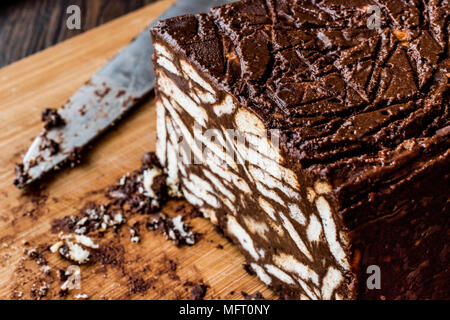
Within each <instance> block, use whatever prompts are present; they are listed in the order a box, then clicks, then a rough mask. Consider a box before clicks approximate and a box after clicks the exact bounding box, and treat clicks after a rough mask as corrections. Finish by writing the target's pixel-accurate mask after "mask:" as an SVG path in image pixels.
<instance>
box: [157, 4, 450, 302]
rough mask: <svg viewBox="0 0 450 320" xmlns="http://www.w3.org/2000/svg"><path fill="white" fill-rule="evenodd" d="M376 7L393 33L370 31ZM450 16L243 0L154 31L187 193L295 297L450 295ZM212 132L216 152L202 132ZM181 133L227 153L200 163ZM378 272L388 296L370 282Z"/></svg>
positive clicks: (388, 7)
mask: <svg viewBox="0 0 450 320" xmlns="http://www.w3.org/2000/svg"><path fill="white" fill-rule="evenodd" d="M371 5H378V6H379V7H380V8H381V12H382V13H383V17H382V28H381V29H378V30H370V29H368V28H367V26H366V23H367V18H368V14H367V11H366V10H367V8H368V6H371ZM448 9H449V7H448V2H447V1H428V2H422V1H409V2H406V1H355V0H352V1H345V2H342V1H338V0H328V1H312V0H311V1H288V0H285V1H281V0H279V1H269V0H268V1H241V2H238V3H235V4H231V5H227V6H223V7H219V8H216V9H213V10H212V11H211V12H210V13H209V14H201V15H197V16H184V17H179V18H174V19H170V20H167V21H164V22H161V23H160V24H159V25H158V26H157V27H156V28H154V29H153V30H152V35H153V39H154V43H155V56H154V63H155V69H156V72H157V78H158V84H157V94H158V95H157V96H158V103H157V110H158V148H157V149H158V153H159V154H158V156H159V158H160V160H161V163H162V164H163V165H164V166H165V167H166V168H167V171H168V172H167V173H168V176H169V181H171V184H172V185H173V186H174V187H173V190H172V193H173V194H176V195H183V196H184V197H186V199H187V200H188V201H189V202H191V203H192V204H194V205H197V206H199V207H200V208H202V210H203V213H204V214H205V216H208V217H209V218H210V219H211V220H212V221H213V223H216V224H218V225H220V227H222V228H223V229H224V230H225V232H226V233H227V234H228V235H230V236H231V237H232V238H233V240H235V241H236V243H237V244H238V245H240V247H241V249H242V252H243V253H244V254H245V256H246V257H247V259H248V260H249V263H250V265H251V266H252V268H253V269H254V270H255V272H256V273H257V274H258V276H259V277H260V278H261V280H262V281H264V282H265V283H266V284H268V285H270V286H272V287H273V288H275V289H276V290H277V291H278V292H279V293H280V296H281V297H283V298H294V299H298V298H308V299H339V298H382V297H386V298H434V297H448V296H449V295H450V293H449V292H448V290H449V289H448V287H449V272H448V261H449V248H448V245H447V244H448V243H449V240H450V234H449V228H448V213H449V210H448V198H449V191H448V190H449V188H448V186H449V177H448V174H449V173H448V167H449V166H448V165H449V139H448V132H449V129H448V128H449V127H448V126H449V110H448V109H449V103H448V77H449V71H450V70H448V69H449V68H450V65H449V59H448V30H449V28H450V27H449V19H448V12H449V10H448ZM206 129H214V130H215V131H214V137H215V139H214V142H211V140H210V139H206V138H204V137H203V136H202V135H196V134H195V131H196V130H197V131H204V130H206ZM227 129H238V130H240V131H242V132H245V133H246V134H247V135H246V137H248V139H250V140H252V143H251V144H252V145H256V146H257V150H253V149H252V148H251V147H250V148H249V147H248V146H246V145H244V144H242V143H240V142H239V141H236V139H233V137H232V136H230V133H229V131H227ZM269 129H270V130H276V132H277V133H278V135H277V137H274V136H269V137H267V136H266V133H267V131H268V130H269ZM271 132H275V131H271ZM181 136H182V137H183V139H185V141H186V142H187V144H188V145H189V146H191V147H192V151H193V153H194V154H195V155H196V156H197V157H198V158H199V159H201V158H202V152H203V149H202V148H201V146H198V144H197V143H196V142H198V141H199V140H200V142H201V143H202V144H203V145H206V146H207V147H208V149H209V150H210V151H211V152H212V153H213V154H214V155H215V158H208V161H207V162H204V163H203V164H202V165H186V164H187V163H191V162H190V161H189V154H187V153H186V152H184V153H183V149H182V148H181V149H180V137H181ZM274 138H276V139H278V140H277V141H279V148H278V147H277V146H276V145H275V144H274V143H273V141H274ZM220 146H227V147H229V148H230V149H232V150H234V152H235V154H237V155H239V157H237V158H236V157H229V156H228V155H227V154H225V153H223V152H222V148H221V147H220ZM257 151H259V152H257ZM179 153H180V154H182V156H183V158H185V160H186V161H178V159H177V154H179ZM214 160H216V161H214ZM178 186H179V187H178ZM371 264H375V265H379V266H380V267H381V270H382V289H381V290H374V291H372V290H368V289H367V287H366V284H365V279H366V276H367V275H366V274H365V269H366V267H367V266H369V265H371ZM426 279H427V280H426ZM427 282H428V283H427Z"/></svg>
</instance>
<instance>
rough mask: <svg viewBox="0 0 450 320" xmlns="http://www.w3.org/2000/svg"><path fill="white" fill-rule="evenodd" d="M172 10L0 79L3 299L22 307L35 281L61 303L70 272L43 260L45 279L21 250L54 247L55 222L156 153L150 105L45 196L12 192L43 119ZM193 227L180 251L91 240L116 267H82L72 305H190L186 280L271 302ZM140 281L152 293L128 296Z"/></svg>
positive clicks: (61, 48)
mask: <svg viewBox="0 0 450 320" xmlns="http://www.w3.org/2000/svg"><path fill="white" fill-rule="evenodd" d="M172 2H173V1H172V0H165V1H162V2H158V3H156V4H153V5H151V6H148V7H145V8H143V9H140V10H138V11H136V12H133V13H131V14H129V15H127V16H124V17H122V18H120V19H117V20H115V21H112V22H110V23H108V24H105V25H103V26H101V27H99V28H96V29H94V30H91V31H89V32H87V33H84V34H83V35H80V36H78V37H75V38H72V39H70V40H67V41H65V42H63V43H61V44H58V45H56V46H55V47H53V48H50V49H47V50H44V51H42V52H40V53H38V54H36V55H33V56H30V57H28V58H26V59H24V60H22V61H19V62H17V63H15V64H12V65H10V66H8V67H6V68H3V69H1V70H0V121H1V123H2V130H1V131H0V150H1V152H0V298H3V299H9V298H17V297H20V296H22V298H25V299H28V298H30V291H31V288H32V287H33V285H35V286H36V285H39V283H40V282H41V281H47V282H48V283H50V291H49V294H48V296H47V298H50V299H56V298H58V295H57V293H58V290H59V287H60V285H61V282H60V280H59V279H58V277H57V276H56V270H58V269H65V268H67V266H68V265H70V263H68V262H67V261H65V260H63V259H62V258H60V257H59V256H57V255H55V254H51V253H50V252H47V251H46V252H45V257H46V258H47V259H48V261H49V265H50V266H51V267H52V273H51V276H46V275H44V274H43V272H42V270H41V269H40V267H39V266H38V265H37V264H36V262H35V261H30V260H29V259H27V258H24V257H25V256H24V254H23V250H24V248H34V247H38V246H40V245H43V246H44V247H46V246H48V245H51V244H53V243H54V242H55V241H56V240H57V235H55V234H51V233H50V227H51V222H52V220H53V219H55V218H62V217H64V216H67V215H72V214H73V215H76V214H78V212H79V210H80V209H81V208H82V207H83V206H84V204H85V203H87V202H88V201H90V200H96V201H102V195H101V193H100V194H97V193H96V192H95V191H97V190H102V189H104V188H106V187H107V186H109V185H111V184H113V183H114V182H115V181H116V179H118V178H120V177H121V176H122V175H124V174H125V173H126V172H129V171H132V170H135V169H137V168H139V166H140V158H141V155H142V154H143V153H144V152H147V151H149V150H154V148H155V139H156V133H155V127H156V123H155V122H156V121H155V106H154V101H153V100H152V99H150V100H149V101H146V102H145V103H144V104H143V105H142V106H141V107H140V108H139V109H138V110H136V111H135V112H133V113H132V114H131V115H130V116H129V117H128V118H126V120H125V121H123V122H121V124H120V125H118V126H117V127H116V128H115V129H114V130H111V131H110V132H108V133H107V134H106V135H105V136H104V137H103V138H102V139H101V141H100V142H99V143H97V144H96V145H95V148H94V150H92V152H90V154H89V156H88V158H87V160H86V162H85V163H84V164H83V165H82V166H80V167H78V168H75V169H73V170H63V171H61V172H59V173H57V174H55V175H54V177H52V179H50V180H48V181H45V182H44V183H43V184H45V188H44V189H43V191H42V193H41V197H39V198H36V197H32V196H30V195H27V194H25V193H23V192H21V191H19V190H17V189H15V188H14V187H13V186H12V181H13V179H14V173H13V171H14V163H16V162H19V161H20V159H21V154H22V153H23V152H24V151H25V150H26V148H27V147H28V146H29V145H30V143H31V141H32V139H33V137H35V136H36V135H37V134H39V132H40V130H41V128H42V123H41V122H40V112H41V110H42V109H44V108H48V107H53V108H57V107H59V106H61V105H62V104H63V103H64V102H65V101H66V100H67V99H68V98H69V97H70V96H71V95H72V94H73V93H74V92H75V91H76V90H77V89H78V88H79V87H80V86H81V85H82V84H83V83H84V82H86V81H87V80H88V79H89V78H90V77H91V76H92V74H93V73H95V72H96V70H98V69H99V68H100V67H101V66H102V65H104V64H105V63H106V62H107V61H108V59H110V58H111V57H113V56H114V54H115V53H116V52H117V51H118V50H119V49H120V48H122V47H123V46H124V45H126V44H127V43H128V42H129V41H130V40H131V39H132V38H133V37H135V36H136V35H137V34H138V33H139V32H140V31H141V30H142V29H143V28H144V27H145V26H146V25H147V24H148V23H149V21H150V20H152V19H154V18H155V17H157V16H158V15H159V14H160V13H161V12H163V11H164V10H165V9H166V8H168V7H169V5H170V4H171V3H172ZM124 25H126V26H127V27H126V28H124V27H123V26H124ZM38 202H39V203H38ZM176 205H177V204H176V203H170V204H169V206H168V207H167V208H166V209H165V211H166V212H168V213H169V214H170V213H171V212H173V210H172V209H173V208H174V206H176ZM171 208H172V209H171ZM27 212H31V213H32V214H25V213H27ZM24 214H25V215H24ZM138 218H139V217H137V218H136V219H138ZM133 219H134V218H133ZM192 225H193V227H194V230H195V231H197V232H200V233H202V234H203V235H204V237H203V239H202V240H201V241H200V242H199V243H198V244H196V245H195V246H193V247H184V248H177V247H176V246H175V245H174V244H173V243H171V242H169V241H167V240H166V239H165V238H164V237H163V236H162V235H160V234H159V233H154V232H146V233H143V234H142V242H141V243H140V244H133V243H131V242H130V236H129V233H128V230H127V228H126V227H124V228H122V229H121V231H120V232H119V233H118V234H113V233H107V234H105V236H104V238H94V241H95V242H97V243H99V244H100V245H101V246H109V247H111V248H115V249H117V251H118V252H119V253H120V252H123V257H122V258H121V263H120V265H114V264H112V265H106V266H101V265H98V264H97V265H91V266H83V267H82V268H81V276H82V283H81V286H82V287H81V290H75V291H73V292H71V293H70V295H69V296H68V298H69V299H70V298H73V297H74V295H75V294H78V293H86V294H88V295H89V297H90V298H91V299H189V298H190V293H189V288H188V287H185V286H183V283H184V282H186V281H193V282H199V281H203V282H204V283H206V284H208V285H209V286H211V288H210V289H209V290H208V292H207V296H206V298H207V299H221V298H222V299H242V295H241V291H246V292H248V293H253V292H254V291H256V290H259V291H261V292H262V293H263V295H264V296H265V297H267V298H273V297H274V295H273V293H272V292H271V291H270V290H269V289H267V288H266V287H265V286H264V285H263V284H262V283H261V282H260V281H259V280H258V279H257V278H256V277H255V276H250V275H249V274H247V273H246V272H245V271H244V269H243V268H242V264H243V263H244V259H243V257H242V256H241V254H240V253H239V252H238V250H237V248H236V247H235V246H234V245H232V244H231V243H229V242H228V241H227V240H226V239H224V238H223V237H222V236H221V235H219V234H218V233H217V232H216V231H215V229H214V227H213V226H212V225H211V224H210V223H209V221H207V220H205V219H203V218H196V219H194V220H192ZM26 242H28V243H29V245H28V246H26ZM218 244H221V245H222V246H223V247H224V249H219V248H217V246H218ZM122 250H123V251H122ZM168 260H174V261H176V262H177V263H178V268H177V271H176V277H175V276H173V274H171V273H170V272H167V271H166V270H167V263H168V262H167V261H168ZM141 280H142V281H144V282H145V283H147V284H149V287H148V290H134V289H136V288H135V286H134V284H135V282H136V281H137V282H139V281H141ZM20 293H22V294H20Z"/></svg>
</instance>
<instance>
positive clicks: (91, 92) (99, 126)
mask: <svg viewBox="0 0 450 320" xmlns="http://www.w3.org/2000/svg"><path fill="white" fill-rule="evenodd" d="M233 1H235V0H195V1H193V0H178V2H177V3H176V4H175V5H173V6H172V7H171V8H169V9H168V10H167V11H166V12H165V13H164V14H162V15H161V16H160V17H159V18H158V19H156V21H155V22H154V23H152V24H150V26H149V27H147V28H146V29H145V30H144V31H142V32H141V33H140V34H139V35H138V36H137V37H136V39H135V40H134V41H133V42H131V43H130V44H129V45H128V46H127V47H125V48H124V49H122V50H121V51H120V52H119V53H118V54H117V55H116V56H115V57H114V58H113V59H112V60H110V61H109V62H108V63H107V64H106V65H105V66H104V67H103V68H102V69H100V71H98V72H97V73H96V74H95V75H94V76H93V77H92V78H91V79H90V80H89V81H88V82H87V83H86V84H85V85H83V86H82V87H81V88H80V89H79V90H78V91H77V92H76V93H75V94H74V95H73V96H72V97H71V98H70V99H69V101H68V102H67V103H66V104H65V105H64V106H63V107H62V108H60V109H59V110H58V114H59V116H60V117H61V118H62V119H63V123H64V124H63V125H61V126H57V127H54V128H48V129H43V130H42V131H41V133H40V135H39V136H38V137H36V138H35V140H34V141H33V143H32V145H31V146H30V148H29V149H28V151H27V153H26V154H25V156H24V158H23V163H22V164H21V165H18V166H16V173H17V176H16V179H15V181H14V184H15V185H16V186H17V187H18V188H24V187H25V186H26V185H29V184H31V183H33V182H34V181H36V180H39V179H40V178H41V177H43V176H44V175H45V174H47V173H49V172H51V171H52V170H54V169H58V168H59V167H61V165H63V164H64V163H66V162H67V161H69V160H70V161H73V160H71V159H74V158H75V157H76V154H77V153H78V151H79V150H82V149H83V148H84V147H86V146H87V145H89V144H90V143H91V142H92V141H93V140H95V139H96V138H97V137H98V136H99V135H100V134H101V133H103V132H104V131H105V130H106V129H108V128H110V127H111V126H113V125H114V124H115V123H116V122H117V121H118V120H120V119H121V118H122V117H123V116H124V115H125V114H126V113H127V112H128V111H129V110H130V109H132V108H133V107H134V106H136V104H137V103H138V102H139V101H141V100H142V99H143V98H144V97H146V96H147V95H148V93H150V92H151V91H152V89H153V87H154V84H155V76H154V74H153V66H152V63H151V59H150V57H151V55H152V54H153V47H152V45H151V39H150V33H149V28H150V27H152V26H153V25H154V24H156V23H157V21H158V20H163V19H167V18H171V17H175V16H179V15H183V14H188V13H199V12H205V11H207V10H208V9H210V8H211V7H214V6H219V5H222V4H225V3H230V2H233Z"/></svg>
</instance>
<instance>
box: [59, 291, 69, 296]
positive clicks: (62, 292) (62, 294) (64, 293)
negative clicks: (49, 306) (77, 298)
mask: <svg viewBox="0 0 450 320" xmlns="http://www.w3.org/2000/svg"><path fill="white" fill-rule="evenodd" d="M68 295H69V290H68V289H60V290H59V292H58V296H59V297H60V298H64V297H67V296H68Z"/></svg>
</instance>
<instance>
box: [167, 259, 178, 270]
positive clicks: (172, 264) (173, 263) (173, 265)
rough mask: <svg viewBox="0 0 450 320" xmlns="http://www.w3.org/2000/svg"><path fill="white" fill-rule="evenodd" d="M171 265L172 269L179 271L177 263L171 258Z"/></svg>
mask: <svg viewBox="0 0 450 320" xmlns="http://www.w3.org/2000/svg"><path fill="white" fill-rule="evenodd" d="M169 267H170V271H174V272H175V271H177V267H178V265H177V263H176V262H175V261H173V260H169Z"/></svg>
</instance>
